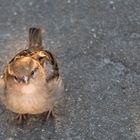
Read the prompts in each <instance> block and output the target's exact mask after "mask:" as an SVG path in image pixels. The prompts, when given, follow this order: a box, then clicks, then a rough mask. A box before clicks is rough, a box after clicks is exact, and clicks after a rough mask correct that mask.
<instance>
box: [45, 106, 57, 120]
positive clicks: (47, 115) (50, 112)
mask: <svg viewBox="0 0 140 140" xmlns="http://www.w3.org/2000/svg"><path fill="white" fill-rule="evenodd" d="M50 116H52V117H53V118H55V113H54V111H53V110H52V109H49V110H48V111H47V112H44V113H43V122H44V121H47V120H48V119H49V117H50Z"/></svg>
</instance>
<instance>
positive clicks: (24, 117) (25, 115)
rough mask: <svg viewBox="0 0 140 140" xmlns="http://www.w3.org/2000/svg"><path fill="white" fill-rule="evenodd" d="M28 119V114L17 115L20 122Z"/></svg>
mask: <svg viewBox="0 0 140 140" xmlns="http://www.w3.org/2000/svg"><path fill="white" fill-rule="evenodd" d="M26 119H27V114H17V116H16V120H17V123H18V124H21V123H22V122H23V121H25V120H26Z"/></svg>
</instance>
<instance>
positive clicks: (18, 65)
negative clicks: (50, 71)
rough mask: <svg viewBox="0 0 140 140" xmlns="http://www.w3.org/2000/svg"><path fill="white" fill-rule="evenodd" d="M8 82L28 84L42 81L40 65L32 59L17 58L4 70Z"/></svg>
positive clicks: (42, 74) (42, 75) (42, 73)
mask: <svg viewBox="0 0 140 140" xmlns="http://www.w3.org/2000/svg"><path fill="white" fill-rule="evenodd" d="M6 73H7V76H6V77H7V79H8V81H12V82H14V83H15V84H29V83H31V82H37V81H41V80H42V79H44V78H43V77H44V76H45V74H44V71H43V68H42V66H41V65H40V63H39V62H38V61H36V60H34V59H33V58H32V57H25V56H22V57H17V58H15V59H14V60H13V61H12V62H11V63H10V64H8V65H7V69H6Z"/></svg>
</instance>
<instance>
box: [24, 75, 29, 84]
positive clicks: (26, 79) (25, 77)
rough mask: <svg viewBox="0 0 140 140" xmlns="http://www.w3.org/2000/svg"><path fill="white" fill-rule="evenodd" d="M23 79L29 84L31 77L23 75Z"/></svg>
mask: <svg viewBox="0 0 140 140" xmlns="http://www.w3.org/2000/svg"><path fill="white" fill-rule="evenodd" d="M23 81H24V83H26V84H28V82H29V77H28V76H23Z"/></svg>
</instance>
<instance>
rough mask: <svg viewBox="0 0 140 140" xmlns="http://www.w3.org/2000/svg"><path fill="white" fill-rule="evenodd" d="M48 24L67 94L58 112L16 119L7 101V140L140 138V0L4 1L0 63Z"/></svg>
mask: <svg viewBox="0 0 140 140" xmlns="http://www.w3.org/2000/svg"><path fill="white" fill-rule="evenodd" d="M31 26H39V27H42V28H43V29H45V30H46V33H45V34H44V44H46V46H45V48H46V49H48V50H51V51H52V52H53V53H54V54H55V56H56V57H57V60H58V62H59V65H60V69H61V75H62V76H63V79H64V83H65V101H64V103H62V104H61V105H60V107H59V108H58V109H57V117H56V119H55V120H54V119H51V118H50V119H49V120H48V122H44V123H42V121H41V119H39V118H38V117H34V116H30V117H29V118H28V120H27V122H26V123H25V124H24V125H22V126H19V125H16V123H15V122H14V119H13V118H14V117H15V114H13V113H11V112H10V111H7V110H6V109H5V107H4V106H3V105H1V106H0V140H140V1H139V0H113V1H111V0H40V1H39V0H34V1H33V0H9V1H8V0H0V66H1V67H0V70H1V71H2V69H3V66H4V65H5V64H6V63H7V62H8V61H9V60H10V59H11V58H12V57H13V56H14V55H15V54H16V53H17V52H19V51H20V50H22V49H24V48H26V47H27V46H28V28H29V27H31Z"/></svg>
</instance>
